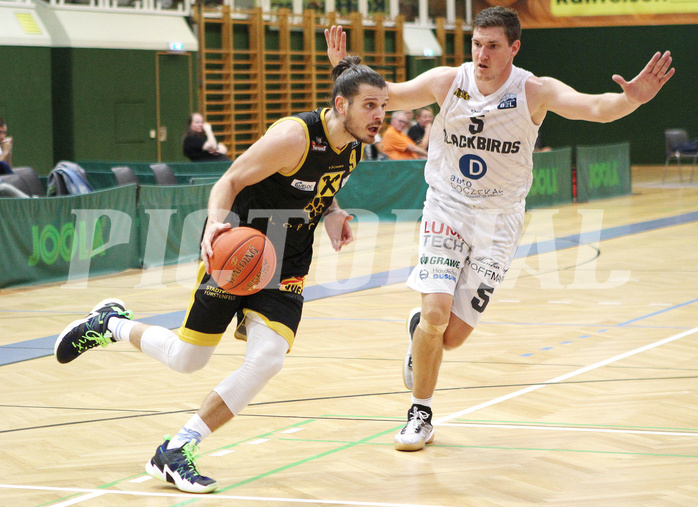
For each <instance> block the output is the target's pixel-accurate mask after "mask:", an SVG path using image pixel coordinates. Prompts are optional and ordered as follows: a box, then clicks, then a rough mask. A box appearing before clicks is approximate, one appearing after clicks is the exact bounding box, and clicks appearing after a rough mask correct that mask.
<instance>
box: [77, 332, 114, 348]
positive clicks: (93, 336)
mask: <svg viewBox="0 0 698 507" xmlns="http://www.w3.org/2000/svg"><path fill="white" fill-rule="evenodd" d="M107 334H108V335H109V336H111V333H110V332H109V331H107V332H106V333H105V334H102V333H98V332H97V331H94V330H93V329H90V330H89V331H87V332H86V333H85V334H84V335H83V336H82V338H80V339H79V340H78V341H76V342H75V343H74V346H75V348H76V349H78V351H79V352H83V351H85V350H89V349H91V348H93V347H96V346H97V345H99V346H101V347H107V346H109V344H110V343H111V339H110V338H109V336H106V335H107ZM95 342H96V343H95Z"/></svg>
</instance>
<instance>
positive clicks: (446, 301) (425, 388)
mask: <svg viewBox="0 0 698 507" xmlns="http://www.w3.org/2000/svg"><path fill="white" fill-rule="evenodd" d="M325 38H326V40H327V44H328V56H329V57H330V61H331V62H332V64H333V65H334V64H336V63H338V62H339V61H340V60H341V58H343V56H344V55H345V54H346V34H345V33H343V32H342V28H341V27H334V26H333V27H332V28H331V29H330V30H326V31H325ZM520 38H521V25H520V23H519V18H518V15H517V14H516V12H515V11H513V10H511V9H508V8H505V7H491V8H488V9H485V10H483V11H482V12H480V13H479V14H478V15H477V16H476V18H475V20H474V21H473V37H472V58H473V61H472V62H466V63H464V64H462V65H461V66H459V67H437V68H434V69H431V70H428V71H426V72H424V73H423V74H421V75H419V76H417V77H416V78H414V79H412V80H410V81H407V82H404V83H388V96H389V102H388V109H389V110H396V109H400V110H405V109H416V108H419V107H425V106H428V105H429V104H432V103H434V102H436V103H438V105H439V106H440V112H439V114H437V115H436V117H435V118H434V124H433V126H432V129H431V135H430V138H429V158H428V160H427V163H426V167H425V177H426V181H427V183H428V184H429V189H428V191H427V198H426V202H425V205H424V215H423V218H422V225H421V232H420V242H419V264H418V265H417V266H416V268H415V269H414V270H413V271H412V274H411V275H410V277H409V280H408V281H407V285H408V287H410V288H413V289H415V290H417V291H419V292H420V293H421V295H422V306H421V309H419V308H418V309H415V310H413V312H412V314H411V315H410V317H409V319H408V321H407V327H408V333H409V335H410V346H409V349H408V352H407V356H406V358H405V365H404V379H405V385H406V386H407V388H408V389H411V390H412V405H411V407H410V409H409V411H408V415H407V425H406V426H405V427H404V428H403V429H402V430H401V431H400V432H399V433H398V434H397V435H395V448H396V449H398V450H401V451H416V450H419V449H422V448H423V447H424V445H425V444H428V443H430V442H432V441H433V439H434V428H433V426H432V424H431V416H432V411H431V402H432V395H433V394H434V390H435V387H436V381H437V378H438V374H439V367H440V365H441V360H442V356H443V351H444V350H450V349H453V348H456V347H458V346H460V345H462V344H463V342H464V341H465V339H466V338H467V337H468V336H469V335H470V333H471V332H472V331H473V328H474V327H475V326H476V325H477V323H478V321H479V320H480V316H481V315H482V313H483V311H484V310H485V308H486V307H487V304H488V302H489V300H490V298H491V296H492V293H493V292H494V289H495V287H496V286H497V285H498V284H499V283H500V282H501V281H502V280H503V278H504V275H505V274H506V272H507V270H508V268H509V265H510V264H511V261H512V258H513V256H514V253H515V251H516V247H517V245H518V242H519V239H520V237H521V233H522V229H523V222H524V208H525V198H526V195H527V194H528V191H529V189H530V188H531V177H532V169H533V157H532V153H533V149H534V146H535V142H536V137H537V134H538V128H539V127H540V125H541V123H542V122H543V119H544V118H545V115H546V114H547V113H548V112H549V111H551V112H554V113H557V114H558V115H560V116H562V117H564V118H567V119H574V120H586V121H594V122H601V123H605V122H611V121H614V120H617V119H619V118H622V117H624V116H626V115H628V114H630V113H632V112H633V111H635V109H637V108H638V107H640V105H642V104H644V103H646V102H648V101H650V100H651V99H652V98H653V97H654V96H655V95H656V94H657V92H659V90H660V89H661V88H662V86H664V84H665V83H666V82H667V81H668V80H669V78H671V76H672V75H673V74H674V69H673V68H671V55H670V53H669V52H668V51H667V52H666V53H664V54H660V53H656V54H655V55H654V56H653V57H652V59H651V60H650V61H649V63H648V64H647V66H646V67H645V68H644V69H643V70H642V72H640V74H638V75H637V76H636V77H635V78H634V79H633V80H632V81H629V82H628V81H626V80H625V79H623V78H622V77H621V76H619V75H614V76H613V81H615V82H616V83H617V84H618V85H620V87H621V88H622V92H621V93H603V94H597V95H589V94H584V93H580V92H578V91H576V90H574V89H573V88H571V87H570V86H568V85H566V84H564V83H562V82H561V81H559V80H557V79H553V78H551V77H536V76H534V75H533V74H531V73H530V72H527V71H525V70H523V69H520V68H518V67H516V66H514V64H513V61H514V57H515V56H516V54H517V53H518V52H519V49H520V48H521V41H520Z"/></svg>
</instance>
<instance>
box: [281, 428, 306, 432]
mask: <svg viewBox="0 0 698 507" xmlns="http://www.w3.org/2000/svg"><path fill="white" fill-rule="evenodd" d="M304 429H305V428H289V429H287V430H285V431H282V432H281V433H296V432H298V431H303V430H304Z"/></svg>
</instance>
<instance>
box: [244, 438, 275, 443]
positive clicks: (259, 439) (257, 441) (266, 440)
mask: <svg viewBox="0 0 698 507" xmlns="http://www.w3.org/2000/svg"><path fill="white" fill-rule="evenodd" d="M264 442H269V439H268V438H258V439H257V440H251V441H250V442H245V445H259V444H263V443H264Z"/></svg>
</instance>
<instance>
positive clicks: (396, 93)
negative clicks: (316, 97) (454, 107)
mask: <svg viewBox="0 0 698 507" xmlns="http://www.w3.org/2000/svg"><path fill="white" fill-rule="evenodd" d="M325 41H326V42H327V56H328V57H329V59H330V63H331V64H332V66H333V67H335V66H336V65H337V64H338V63H339V62H340V61H342V59H343V58H344V57H345V56H347V34H346V32H344V30H343V29H342V27H341V26H334V25H333V26H332V27H330V28H329V30H328V29H325ZM457 71H458V69H457V68H456V67H436V68H433V69H430V70H428V71H426V72H424V73H423V74H420V75H419V76H417V77H415V78H414V79H411V80H410V81H406V82H404V83H388V96H389V100H388V107H387V109H388V111H397V110H407V109H417V108H420V107H425V106H428V105H431V104H434V103H438V104H439V105H441V104H443V101H444V100H445V98H446V94H447V93H448V90H449V88H450V87H451V83H453V79H455V76H456V72H457Z"/></svg>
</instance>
